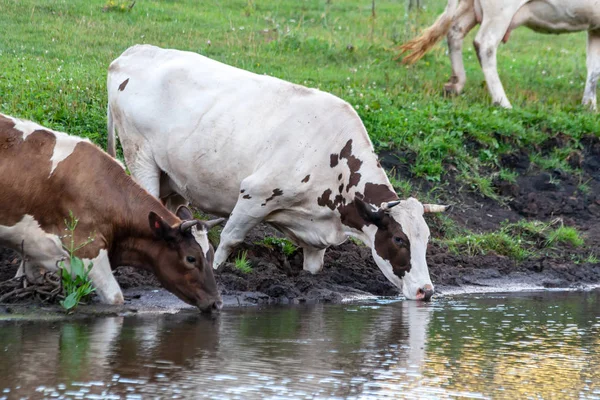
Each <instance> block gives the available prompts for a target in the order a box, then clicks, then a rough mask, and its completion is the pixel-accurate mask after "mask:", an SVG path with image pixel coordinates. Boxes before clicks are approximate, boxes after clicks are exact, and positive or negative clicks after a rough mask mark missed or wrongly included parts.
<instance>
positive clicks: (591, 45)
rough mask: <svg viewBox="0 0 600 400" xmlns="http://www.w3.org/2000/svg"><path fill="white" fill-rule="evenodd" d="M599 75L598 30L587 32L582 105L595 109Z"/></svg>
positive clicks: (599, 41)
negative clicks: (585, 76)
mask: <svg viewBox="0 0 600 400" xmlns="http://www.w3.org/2000/svg"><path fill="white" fill-rule="evenodd" d="M599 76H600V31H590V32H588V42H587V80H586V82H585V91H584V92H583V105H584V106H588V107H589V108H590V109H591V110H593V111H596V86H597V85H598V77H599Z"/></svg>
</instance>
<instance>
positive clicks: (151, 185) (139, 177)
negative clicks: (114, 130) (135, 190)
mask: <svg viewBox="0 0 600 400" xmlns="http://www.w3.org/2000/svg"><path fill="white" fill-rule="evenodd" d="M121 143H122V144H123V153H124V156H125V162H126V163H127V168H129V171H131V176H132V177H133V178H134V179H135V181H136V182H137V183H138V184H139V185H140V186H141V187H143V188H144V189H146V190H147V191H148V193H150V194H151V195H152V196H154V197H156V198H159V196H160V168H159V167H158V165H156V162H155V161H154V157H153V155H152V150H150V149H149V148H148V147H147V146H141V147H139V149H138V150H137V151H135V152H133V151H131V149H132V147H133V148H135V146H134V145H131V144H130V143H129V140H128V139H127V138H126V137H125V136H123V137H121Z"/></svg>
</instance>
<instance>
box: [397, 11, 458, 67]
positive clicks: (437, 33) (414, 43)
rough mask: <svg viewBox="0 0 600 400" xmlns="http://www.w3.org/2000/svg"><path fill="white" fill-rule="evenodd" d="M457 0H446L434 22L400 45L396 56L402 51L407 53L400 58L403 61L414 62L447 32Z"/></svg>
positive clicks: (406, 62)
mask: <svg viewBox="0 0 600 400" xmlns="http://www.w3.org/2000/svg"><path fill="white" fill-rule="evenodd" d="M458 2H459V0H448V5H446V9H445V10H444V12H443V13H442V15H440V16H439V17H438V19H437V20H436V21H435V22H434V24H433V25H431V26H430V27H429V28H427V29H426V30H425V31H424V32H423V33H422V34H421V36H419V37H418V38H415V39H412V40H410V41H408V42H406V43H405V44H403V45H402V46H400V50H402V52H401V53H400V54H399V55H398V57H396V58H399V57H400V56H402V55H403V54H404V53H409V54H407V55H406V56H405V57H404V58H403V59H402V62H403V63H405V64H414V63H415V62H417V61H419V60H420V59H421V57H423V56H424V55H425V53H427V52H428V51H429V50H430V49H431V48H432V47H433V46H434V45H435V44H436V43H437V42H439V40H440V39H441V38H442V37H443V36H446V34H448V31H449V30H450V27H451V26H452V20H453V19H454V14H455V13H456V9H457V6H458Z"/></svg>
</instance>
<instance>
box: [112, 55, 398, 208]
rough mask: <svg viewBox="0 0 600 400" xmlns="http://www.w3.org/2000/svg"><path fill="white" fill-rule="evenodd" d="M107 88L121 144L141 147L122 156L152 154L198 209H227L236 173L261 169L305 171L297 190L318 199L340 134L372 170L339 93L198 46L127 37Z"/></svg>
mask: <svg viewBox="0 0 600 400" xmlns="http://www.w3.org/2000/svg"><path fill="white" fill-rule="evenodd" d="M125 82H126V83H125ZM119 86H124V87H123V88H122V90H121V89H119ZM108 88H109V102H110V106H111V108H112V109H113V110H118V112H115V113H114V114H115V115H114V118H115V125H116V126H117V130H118V131H119V135H120V139H121V141H123V142H124V146H123V147H124V148H135V149H139V150H138V152H139V154H129V155H128V154H126V158H128V160H127V161H128V164H130V163H131V161H132V160H134V159H135V158H136V157H142V156H143V157H150V158H152V159H153V160H154V161H155V162H156V164H157V165H158V167H159V168H160V169H161V170H162V171H165V172H166V173H167V174H168V175H169V177H171V179H172V180H173V183H174V185H175V186H177V188H176V189H177V191H178V192H179V193H180V194H182V195H183V196H184V197H186V198H188V199H190V200H192V202H193V203H195V204H201V205H202V207H203V209H205V210H206V211H212V212H217V213H221V214H227V213H228V212H230V211H231V210H232V209H233V207H234V206H235V203H236V201H237V199H238V195H239V191H240V183H241V182H242V180H243V179H244V178H246V177H248V176H249V175H252V174H255V173H256V172H257V171H260V170H261V168H263V169H265V174H264V176H266V177H268V179H269V180H272V183H273V189H275V188H281V187H282V186H291V187H296V186H300V181H301V180H302V179H303V178H304V177H305V176H307V175H310V176H311V178H310V185H305V186H304V187H303V188H302V190H303V191H304V192H303V193H304V195H305V196H306V195H310V194H311V192H314V196H312V195H311V196H309V197H310V199H311V201H312V202H316V198H317V197H318V195H319V194H321V193H322V192H323V190H324V186H323V185H330V184H331V182H334V181H337V178H332V177H333V175H336V176H337V174H338V172H337V171H334V170H333V169H332V168H331V167H330V165H329V160H330V154H331V153H336V152H339V151H340V150H341V148H342V147H343V146H344V144H345V143H346V142H347V140H348V139H353V140H354V146H353V147H354V151H355V153H356V154H357V155H358V156H362V157H361V159H362V160H364V162H365V163H366V164H370V165H366V166H367V167H369V168H370V167H373V168H374V170H378V169H379V168H375V166H376V162H377V160H376V156H375V155H374V154H373V152H372V146H371V143H370V140H369V138H368V136H367V133H366V131H365V129H364V126H363V125H362V122H361V121H360V119H359V117H358V115H357V114H356V113H355V111H354V110H353V109H352V107H350V106H349V105H348V104H347V103H346V102H344V101H343V100H341V99H339V98H337V97H335V96H333V95H330V94H327V93H324V92H321V91H319V90H315V89H308V88H305V87H303V86H299V85H294V84H292V83H289V82H285V81H282V80H280V79H276V78H273V77H269V76H264V75H257V74H254V73H251V72H248V71H244V70H241V69H237V68H234V67H231V66H228V65H225V64H222V63H220V62H217V61H214V60H211V59H209V58H207V57H204V56H201V55H199V54H196V53H191V52H183V51H177V50H166V49H160V48H157V47H154V46H148V45H140V46H135V47H133V48H131V49H129V50H127V51H126V52H125V53H123V55H122V56H121V57H119V58H118V59H117V60H115V61H114V62H113V63H112V64H111V66H110V70H109V79H108ZM357 129H358V132H360V133H361V134H360V135H359V137H358V138H357V135H356V132H357ZM125 135H126V136H127V137H125ZM126 141H134V142H135V146H131V145H127V146H125V142H126ZM359 142H360V143H359ZM338 147H339V148H338ZM361 151H362V152H363V153H366V154H360V153H359V152H361ZM149 152H150V153H151V154H149ZM369 168H364V170H368V169H369ZM379 170H380V169H379ZM378 173H379V172H378ZM380 174H381V175H382V176H378V177H377V178H378V179H377V180H378V181H379V180H381V179H384V180H385V181H387V179H386V178H385V174H384V173H383V172H382V171H381V172H380ZM365 178H367V177H366V176H365ZM320 181H322V182H323V185H320V184H319V182H320ZM359 186H360V185H359ZM307 189H308V193H307V192H306V190H307ZM358 189H361V190H362V188H358Z"/></svg>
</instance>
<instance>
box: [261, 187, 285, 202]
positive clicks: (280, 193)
mask: <svg viewBox="0 0 600 400" xmlns="http://www.w3.org/2000/svg"><path fill="white" fill-rule="evenodd" d="M282 194H283V190H281V189H273V194H272V195H271V197H268V198H267V199H265V204H267V203H268V202H269V201H271V200H273V199H274V198H275V197H277V196H281V195H282Z"/></svg>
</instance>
